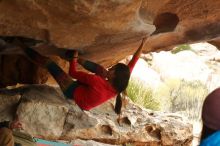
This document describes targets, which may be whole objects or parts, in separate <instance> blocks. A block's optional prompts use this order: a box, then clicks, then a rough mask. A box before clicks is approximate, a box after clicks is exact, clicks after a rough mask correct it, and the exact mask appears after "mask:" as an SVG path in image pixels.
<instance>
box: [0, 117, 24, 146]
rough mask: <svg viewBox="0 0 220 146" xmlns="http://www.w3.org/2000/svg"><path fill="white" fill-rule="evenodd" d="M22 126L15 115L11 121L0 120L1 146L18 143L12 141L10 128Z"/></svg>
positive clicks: (12, 145)
mask: <svg viewBox="0 0 220 146" xmlns="http://www.w3.org/2000/svg"><path fill="white" fill-rule="evenodd" d="M17 128H22V124H21V123H20V121H19V120H18V118H17V117H16V118H15V119H14V120H13V121H12V122H9V121H5V122H0V145H1V146H14V145H18V144H17V143H14V137H13V135H12V129H17Z"/></svg>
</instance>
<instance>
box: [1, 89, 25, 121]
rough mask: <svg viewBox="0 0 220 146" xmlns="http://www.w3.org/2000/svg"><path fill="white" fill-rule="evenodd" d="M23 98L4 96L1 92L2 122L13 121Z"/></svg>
mask: <svg viewBox="0 0 220 146" xmlns="http://www.w3.org/2000/svg"><path fill="white" fill-rule="evenodd" d="M20 98H21V96H20V95H19V94H18V95H8V94H2V93H1V92H0V121H4V120H12V119H13V115H14V113H15V112H16V106H17V105H18V102H19V100H20Z"/></svg>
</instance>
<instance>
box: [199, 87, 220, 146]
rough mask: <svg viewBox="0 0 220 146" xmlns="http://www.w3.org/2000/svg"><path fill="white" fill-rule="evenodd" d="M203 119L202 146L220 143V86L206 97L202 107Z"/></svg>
mask: <svg viewBox="0 0 220 146" xmlns="http://www.w3.org/2000/svg"><path fill="white" fill-rule="evenodd" d="M202 121H203V128H202V134H201V140H200V141H201V142H200V146H217V145H220V122H219V121H220V88H217V89H215V90H214V91H213V92H211V93H210V94H209V95H208V96H207V97H206V99H205V101H204V103H203V108H202Z"/></svg>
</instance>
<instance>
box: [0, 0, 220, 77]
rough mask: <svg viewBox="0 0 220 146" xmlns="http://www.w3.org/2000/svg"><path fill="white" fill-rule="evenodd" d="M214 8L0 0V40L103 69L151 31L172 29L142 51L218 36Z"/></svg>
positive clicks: (143, 1)
mask: <svg viewBox="0 0 220 146" xmlns="http://www.w3.org/2000/svg"><path fill="white" fill-rule="evenodd" d="M219 7H220V1H217V0H193V1H192V0H184V1H180V0H157V1H155V0H109V1H105V0H76V1H63V0H57V1H53V0H48V1H44V0H39V1H34V0H20V1H16V0H10V1H8V0H1V1H0V36H22V37H26V38H32V39H38V40H45V41H49V42H51V43H53V44H54V45H56V46H57V47H61V48H69V49H76V50H79V51H80V55H81V56H83V57H85V58H87V59H90V60H93V61H95V62H97V63H100V64H102V65H103V66H105V67H107V66H110V65H112V64H115V63H116V62H118V61H119V60H121V59H123V58H124V57H125V56H127V55H130V54H132V53H133V52H134V50H135V49H136V48H137V47H138V44H139V43H140V40H141V38H142V37H144V36H146V35H150V34H151V33H152V32H153V31H154V30H155V26H156V27H157V30H158V31H160V32H163V31H165V30H166V29H164V28H166V27H173V30H172V31H169V32H167V33H163V34H157V35H154V36H151V37H149V39H148V41H147V42H146V45H145V52H150V51H159V50H169V49H171V47H172V46H174V45H177V44H182V43H191V42H197V41H205V40H211V39H215V38H217V37H219V34H220V29H219V28H220V27H219V26H220V23H219V20H220V11H219ZM167 13H168V14H172V15H173V16H175V17H169V16H170V15H164V14H167ZM176 17H177V18H178V19H175V18H176ZM176 20H177V21H176ZM175 21H176V22H177V26H175V25H173V24H174V23H173V22H175ZM154 25H155V26H154ZM0 51H1V50H0ZM41 52H42V53H43V54H44V51H43V50H41ZM12 53H13V52H12ZM115 54H117V55H115ZM57 55H59V53H58V54H57ZM8 58H11V56H9V57H8ZM28 68H29V67H28ZM16 71H17V70H16V69H15V70H14V72H16ZM4 76H5V75H4Z"/></svg>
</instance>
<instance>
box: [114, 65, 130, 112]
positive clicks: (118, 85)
mask: <svg viewBox="0 0 220 146" xmlns="http://www.w3.org/2000/svg"><path fill="white" fill-rule="evenodd" d="M114 68H115V73H114V74H115V76H114V78H113V86H114V88H115V89H116V91H117V92H118V95H117V98H116V103H115V112H116V113H117V114H120V113H121V107H122V99H121V95H120V94H121V92H123V91H124V90H125V89H126V88H127V86H128V82H129V79H130V69H129V67H128V66H127V65H125V64H123V63H118V64H116V65H115V66H114Z"/></svg>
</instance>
